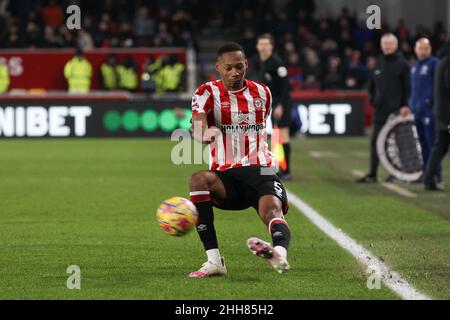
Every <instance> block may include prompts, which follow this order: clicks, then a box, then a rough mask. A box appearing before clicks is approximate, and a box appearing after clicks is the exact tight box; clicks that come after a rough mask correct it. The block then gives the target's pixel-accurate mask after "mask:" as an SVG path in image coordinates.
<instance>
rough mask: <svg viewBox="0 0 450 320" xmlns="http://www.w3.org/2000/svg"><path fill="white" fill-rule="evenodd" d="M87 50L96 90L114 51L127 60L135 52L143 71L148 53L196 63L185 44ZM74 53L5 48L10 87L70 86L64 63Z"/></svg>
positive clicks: (1, 58) (1, 57) (3, 56)
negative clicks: (183, 45)
mask: <svg viewBox="0 0 450 320" xmlns="http://www.w3.org/2000/svg"><path fill="white" fill-rule="evenodd" d="M84 54H85V56H86V58H87V59H88V60H89V62H90V63H91V65H92V69H93V76H92V79H91V89H92V90H99V89H102V78H101V72H100V66H101V65H102V63H103V62H105V61H106V60H107V58H108V56H109V55H110V54H115V55H117V57H118V60H119V62H123V59H124V57H125V56H127V55H129V56H131V57H132V58H133V61H134V62H135V63H136V66H137V72H138V74H139V75H140V74H141V73H142V71H143V68H144V65H145V62H146V59H147V58H148V57H151V58H152V60H155V59H157V58H158V57H160V56H176V57H177V58H178V61H180V62H181V63H183V64H187V65H188V66H190V65H192V63H189V62H190V61H189V60H190V59H189V57H188V52H187V50H186V49H184V48H151V49H149V48H118V49H111V48H108V49H106V48H105V49H95V50H87V51H86V52H85V53H84ZM74 55H75V51H74V50H73V49H35V50H24V49H17V50H16V49H2V50H1V52H0V61H1V62H3V63H4V64H5V65H7V66H8V69H9V73H10V75H11V84H10V87H9V89H10V90H13V91H16V90H36V89H37V90H43V91H48V90H67V81H66V79H65V78H64V65H65V64H66V63H67V61H69V60H70V59H72V58H73V56H74Z"/></svg>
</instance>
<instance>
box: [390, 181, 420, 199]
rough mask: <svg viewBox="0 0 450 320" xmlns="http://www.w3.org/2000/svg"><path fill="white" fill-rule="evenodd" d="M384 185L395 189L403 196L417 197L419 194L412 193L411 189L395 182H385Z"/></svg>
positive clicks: (392, 189)
mask: <svg viewBox="0 0 450 320" xmlns="http://www.w3.org/2000/svg"><path fill="white" fill-rule="evenodd" d="M381 185H382V186H383V187H385V188H386V189H389V190H391V191H394V192H396V193H398V194H399V195H401V196H404V197H407V198H415V197H417V194H415V193H412V192H411V191H409V190H407V189H405V188H402V187H400V186H398V185H396V184H394V183H389V182H383V183H382V184H381Z"/></svg>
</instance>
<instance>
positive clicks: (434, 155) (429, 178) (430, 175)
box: [424, 130, 450, 186]
mask: <svg viewBox="0 0 450 320" xmlns="http://www.w3.org/2000/svg"><path fill="white" fill-rule="evenodd" d="M449 145H450V133H448V130H439V131H438V132H437V134H436V143H435V144H434V147H433V149H432V150H431V155H430V158H429V159H428V163H427V167H426V170H425V181H424V182H425V185H428V186H429V185H434V184H436V181H434V176H435V175H436V173H437V168H439V166H440V164H441V161H442V159H443V158H444V157H445V155H446V154H447V152H448V149H449Z"/></svg>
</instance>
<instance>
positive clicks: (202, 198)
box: [190, 194, 211, 203]
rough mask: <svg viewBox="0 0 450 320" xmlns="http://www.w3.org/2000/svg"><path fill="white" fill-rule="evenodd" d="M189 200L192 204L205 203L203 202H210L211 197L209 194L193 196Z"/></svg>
mask: <svg viewBox="0 0 450 320" xmlns="http://www.w3.org/2000/svg"><path fill="white" fill-rule="evenodd" d="M190 199H191V201H192V202H193V203H197V202H205V201H211V196H210V195H209V194H198V195H195V196H192V195H191V196H190Z"/></svg>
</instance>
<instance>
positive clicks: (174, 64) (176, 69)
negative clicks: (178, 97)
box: [156, 56, 185, 93]
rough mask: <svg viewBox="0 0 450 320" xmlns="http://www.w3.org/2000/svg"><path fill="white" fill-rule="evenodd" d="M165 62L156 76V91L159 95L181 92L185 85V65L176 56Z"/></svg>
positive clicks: (168, 58)
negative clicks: (182, 86)
mask: <svg viewBox="0 0 450 320" xmlns="http://www.w3.org/2000/svg"><path fill="white" fill-rule="evenodd" d="M164 60H165V61H164V62H163V64H162V65H161V68H160V70H159V72H158V74H157V76H156V91H157V92H158V93H163V92H176V91H179V90H180V88H181V85H182V83H183V81H182V79H183V73H184V69H185V68H184V65H183V64H182V63H180V62H179V61H178V59H177V57H176V56H170V57H167V58H165V59H164Z"/></svg>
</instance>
